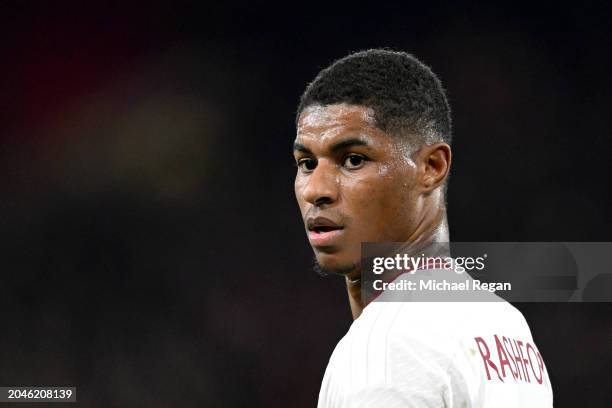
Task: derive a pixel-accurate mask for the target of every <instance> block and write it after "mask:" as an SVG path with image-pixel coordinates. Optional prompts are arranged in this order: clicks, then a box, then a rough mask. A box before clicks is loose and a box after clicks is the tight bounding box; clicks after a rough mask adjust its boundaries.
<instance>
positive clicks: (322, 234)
mask: <svg viewBox="0 0 612 408" xmlns="http://www.w3.org/2000/svg"><path fill="white" fill-rule="evenodd" d="M306 227H307V228H308V240H309V241H310V244H311V245H312V246H313V247H325V246H331V245H334V244H336V243H337V242H338V239H339V238H340V236H341V235H342V233H343V232H344V227H343V226H342V225H340V224H338V223H337V222H335V221H333V220H331V219H329V218H325V217H316V218H312V217H311V218H308V220H307V221H306Z"/></svg>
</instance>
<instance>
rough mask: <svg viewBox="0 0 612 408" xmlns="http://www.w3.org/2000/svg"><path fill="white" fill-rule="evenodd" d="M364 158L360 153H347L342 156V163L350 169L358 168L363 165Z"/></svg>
mask: <svg viewBox="0 0 612 408" xmlns="http://www.w3.org/2000/svg"><path fill="white" fill-rule="evenodd" d="M365 162H366V158H365V157H364V156H362V155H360V154H354V153H353V154H349V155H347V156H345V157H344V162H343V163H342V165H343V166H344V167H346V168H347V169H350V170H356V169H360V168H362V167H363V166H364V164H365Z"/></svg>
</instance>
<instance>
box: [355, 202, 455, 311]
mask: <svg viewBox="0 0 612 408" xmlns="http://www.w3.org/2000/svg"><path fill="white" fill-rule="evenodd" d="M448 237H449V235H448V222H447V219H446V212H445V211H440V212H438V214H436V215H435V216H433V217H429V218H428V217H425V218H424V219H423V221H422V222H421V223H420V224H419V226H418V227H417V228H416V229H415V231H414V233H413V234H412V235H411V236H410V238H408V240H407V241H406V242H408V243H410V244H417V245H426V244H428V243H433V242H449V241H448ZM351 276H358V277H359V278H357V279H355V278H354V277H349V276H347V277H345V279H346V290H347V293H348V298H349V304H350V306H351V314H352V315H353V320H355V319H357V318H358V317H359V316H360V315H361V312H363V309H364V308H365V306H366V305H365V304H364V303H363V299H362V298H361V279H360V277H361V267H360V269H359V271H358V273H356V274H351Z"/></svg>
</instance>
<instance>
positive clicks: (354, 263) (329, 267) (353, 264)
mask: <svg viewBox="0 0 612 408" xmlns="http://www.w3.org/2000/svg"><path fill="white" fill-rule="evenodd" d="M342 255H343V254H342V253H333V254H328V253H321V252H317V253H316V258H317V263H318V264H319V267H320V268H321V269H322V270H323V271H325V272H327V273H331V274H335V275H347V274H349V273H350V272H352V271H354V270H355V269H356V268H358V267H359V265H360V263H361V260H360V259H352V257H348V256H346V254H344V256H342Z"/></svg>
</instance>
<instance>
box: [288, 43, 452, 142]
mask: <svg viewBox="0 0 612 408" xmlns="http://www.w3.org/2000/svg"><path fill="white" fill-rule="evenodd" d="M337 103H347V104H351V105H363V106H367V107H369V108H371V109H373V111H374V118H375V120H376V125H377V126H378V127H379V128H380V129H382V130H383V131H386V132H389V133H391V134H399V135H402V136H407V135H412V136H416V137H417V138H418V139H417V140H419V141H420V142H423V143H435V142H446V143H449V144H450V143H451V139H452V129H451V114H450V106H449V104H448V99H447V97H446V94H445V91H444V88H443V87H442V83H441V82H440V80H439V79H438V77H437V76H436V75H435V74H434V73H433V72H432V71H431V69H430V68H429V67H428V66H427V65H425V64H423V63H422V62H421V61H419V60H418V59H417V58H415V57H414V56H413V55H411V54H408V53H406V52H398V51H390V50H386V49H371V50H366V51H359V52H356V53H353V54H350V55H348V56H346V57H344V58H341V59H339V60H337V61H335V62H334V63H333V64H331V65H330V66H329V67H327V68H325V69H323V70H322V71H321V72H319V74H318V75H317V76H316V78H315V79H314V81H312V82H311V83H310V84H309V85H308V87H306V90H305V91H304V93H303V94H302V97H301V98H300V104H299V106H298V110H297V115H296V123H297V120H298V119H299V117H300V115H301V114H302V112H303V111H304V109H306V108H307V107H309V106H311V105H323V106H325V105H331V104H337Z"/></svg>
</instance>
